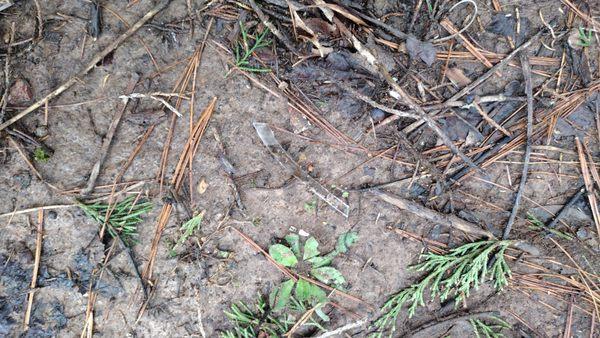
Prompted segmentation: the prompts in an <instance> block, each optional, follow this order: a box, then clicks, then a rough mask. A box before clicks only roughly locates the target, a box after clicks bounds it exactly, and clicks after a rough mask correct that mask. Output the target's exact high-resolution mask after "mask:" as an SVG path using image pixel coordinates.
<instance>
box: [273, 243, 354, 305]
mask: <svg viewBox="0 0 600 338" xmlns="http://www.w3.org/2000/svg"><path fill="white" fill-rule="evenodd" d="M357 239H358V235H357V234H356V233H355V232H347V233H344V234H342V235H341V236H340V237H339V238H338V240H337V244H336V246H335V249H334V250H333V251H331V252H329V253H328V254H325V255H322V254H321V253H320V251H319V248H318V246H319V243H318V242H317V240H316V239H315V238H314V237H310V238H308V239H307V240H306V241H305V242H304V245H303V248H302V252H301V249H300V247H301V243H300V236H298V235H296V234H290V235H287V236H286V237H285V241H286V242H287V245H284V244H274V245H271V247H269V254H270V255H271V257H273V259H274V260H275V261H276V262H277V263H279V264H281V265H283V266H285V267H288V268H296V267H297V266H298V263H299V262H302V263H301V264H302V265H307V266H308V267H310V269H309V270H310V271H309V274H310V276H311V277H313V278H315V279H317V280H318V281H320V282H322V283H324V284H327V285H332V286H333V287H335V288H338V289H341V288H343V287H344V285H345V284H346V279H345V278H344V276H343V275H342V273H341V272H340V271H338V270H337V269H336V268H334V267H332V266H331V263H332V262H333V259H334V258H335V257H337V256H338V255H340V254H343V253H346V252H348V248H349V247H350V246H351V245H352V244H354V243H355V242H356V240H357ZM292 291H294V294H295V296H296V299H297V300H298V301H300V302H308V303H309V304H312V305H316V304H319V303H324V302H325V301H326V299H327V295H326V294H325V291H323V290H322V289H321V288H320V287H318V286H317V285H314V284H312V283H310V282H308V281H306V280H305V279H303V278H299V279H298V281H297V282H296V281H294V280H293V279H289V280H287V281H285V282H283V283H282V284H281V285H280V286H279V287H278V288H275V289H274V291H273V292H271V295H270V297H269V300H270V303H271V305H272V307H273V310H274V311H279V310H282V309H284V308H285V307H286V306H287V305H288V304H289V300H290V297H291V295H292ZM317 314H319V313H318V312H317ZM319 315H320V314H319Z"/></svg>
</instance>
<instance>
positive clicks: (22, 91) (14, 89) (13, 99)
mask: <svg viewBox="0 0 600 338" xmlns="http://www.w3.org/2000/svg"><path fill="white" fill-rule="evenodd" d="M32 99H33V92H32V91H31V86H30V85H29V83H28V82H27V81H26V80H25V79H21V78H19V79H17V80H16V81H15V82H14V83H13V85H12V86H11V87H10V90H9V92H8V103H9V104H18V103H27V102H31V100H32Z"/></svg>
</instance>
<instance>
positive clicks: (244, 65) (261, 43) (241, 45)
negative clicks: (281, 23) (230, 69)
mask: <svg viewBox="0 0 600 338" xmlns="http://www.w3.org/2000/svg"><path fill="white" fill-rule="evenodd" d="M239 24H240V33H241V35H242V41H241V42H238V43H237V44H236V46H235V49H234V53H235V66H236V67H237V68H239V69H241V70H245V71H247V72H253V73H268V72H270V71H271V70H270V69H269V68H261V67H254V66H251V65H250V57H251V56H252V54H253V53H254V52H255V51H256V50H258V49H260V48H263V47H267V46H269V45H270V44H271V41H269V40H267V39H266V37H267V35H268V34H269V29H268V28H265V29H264V30H263V31H262V33H260V34H258V36H256V37H255V38H252V37H251V36H250V35H249V34H248V32H247V31H246V29H245V28H244V24H243V23H242V22H240V23H239ZM250 40H254V41H250Z"/></svg>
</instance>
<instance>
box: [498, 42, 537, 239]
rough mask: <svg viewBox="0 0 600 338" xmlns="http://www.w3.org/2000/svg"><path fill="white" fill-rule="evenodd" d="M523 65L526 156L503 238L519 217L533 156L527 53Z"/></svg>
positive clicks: (531, 102)
mask: <svg viewBox="0 0 600 338" xmlns="http://www.w3.org/2000/svg"><path fill="white" fill-rule="evenodd" d="M520 60H521V67H522V68H523V76H524V77H525V92H526V94H527V134H526V138H525V157H524V159H523V162H524V163H523V172H522V174H521V182H519V190H517V196H516V197H515V204H514V205H513V209H512V212H511V214H510V217H509V218H508V223H506V228H504V233H503V234H502V239H508V235H509V234H510V231H511V230H512V226H513V224H514V222H515V219H516V218H517V213H518V211H519V206H520V205H521V197H522V196H523V191H524V190H525V184H526V182H527V173H528V171H529V158H530V157H531V138H532V135H533V84H532V82H531V65H530V64H529V59H528V58H527V55H526V54H525V53H521V55H520Z"/></svg>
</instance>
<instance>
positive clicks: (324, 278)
mask: <svg viewBox="0 0 600 338" xmlns="http://www.w3.org/2000/svg"><path fill="white" fill-rule="evenodd" d="M310 274H311V275H313V276H314V277H315V278H316V279H318V280H319V281H320V282H323V283H325V284H331V283H333V284H334V285H336V286H341V285H344V284H345V283H346V279H345V278H344V276H342V273H341V272H339V271H338V270H337V269H336V268H332V267H330V266H324V267H322V268H316V269H312V271H311V272H310Z"/></svg>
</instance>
